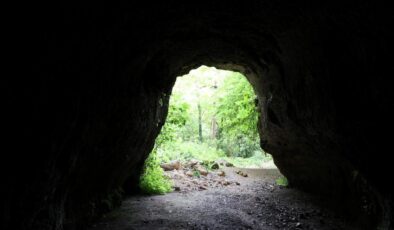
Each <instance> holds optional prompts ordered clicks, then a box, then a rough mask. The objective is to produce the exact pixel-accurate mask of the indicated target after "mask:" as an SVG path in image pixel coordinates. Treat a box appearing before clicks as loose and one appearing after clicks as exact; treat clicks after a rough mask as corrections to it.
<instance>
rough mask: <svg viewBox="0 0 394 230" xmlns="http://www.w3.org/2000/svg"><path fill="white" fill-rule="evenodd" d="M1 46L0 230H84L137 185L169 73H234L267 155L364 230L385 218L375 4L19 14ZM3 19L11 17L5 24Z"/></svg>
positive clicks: (382, 56) (383, 74) (387, 97)
mask: <svg viewBox="0 0 394 230" xmlns="http://www.w3.org/2000/svg"><path fill="white" fill-rule="evenodd" d="M24 9H26V10H23V9H20V10H18V11H17V12H15V14H13V16H12V19H11V20H12V21H15V22H17V23H18V24H17V25H15V26H13V25H11V26H10V27H12V28H14V29H13V30H12V31H10V32H8V31H7V33H6V34H8V35H10V36H14V37H15V39H13V42H15V43H16V44H15V45H14V44H13V43H12V44H8V43H7V46H8V47H11V48H12V49H13V54H12V55H11V56H7V59H9V60H15V62H16V63H15V64H16V67H15V68H13V69H12V71H9V72H11V73H12V75H9V77H8V76H5V77H4V79H2V84H1V85H2V89H3V90H2V93H3V94H5V96H4V97H2V98H4V99H5V100H6V103H4V104H2V105H3V107H2V111H4V112H3V115H5V118H4V119H3V121H4V127H3V128H2V130H3V132H4V133H5V134H6V135H5V136H6V139H5V141H4V142H5V146H4V150H5V149H7V151H2V153H3V155H4V156H2V160H1V162H2V167H1V168H2V170H3V172H2V173H1V175H2V182H3V183H4V186H2V187H3V189H2V201H3V202H2V205H1V210H2V211H1V212H2V214H1V218H2V219H1V221H0V222H1V223H2V225H3V226H2V229H10V228H13V229H18V228H19V229H43V230H45V229H62V228H63V227H66V228H71V229H72V228H74V227H78V226H82V227H83V226H84V225H85V224H86V223H87V222H89V221H90V220H92V218H94V217H96V216H98V215H100V214H101V213H103V212H106V211H108V210H110V209H111V208H113V206H116V205H119V204H120V200H121V196H120V192H119V191H120V188H121V187H123V189H124V190H125V191H126V193H131V192H133V191H134V190H136V188H137V182H138V178H139V175H140V173H141V167H142V165H143V162H144V160H145V159H146V157H147V155H148V153H149V152H150V151H151V149H152V148H153V144H154V140H155V137H156V136H157V135H158V133H159V131H160V128H161V127H162V125H163V123H164V121H165V117H166V113H167V106H168V99H169V96H170V92H171V88H172V86H173V84H174V81H175V77H176V76H179V75H182V74H185V73H187V72H188V71H189V70H190V69H192V68H195V67H198V66H199V65H201V64H205V65H209V66H216V67H218V68H222V69H229V70H237V71H240V72H242V73H244V74H245V75H246V76H247V78H248V79H249V81H250V82H251V83H252V85H253V87H254V89H255V91H256V93H257V96H258V106H259V109H260V112H261V115H260V121H259V132H260V137H261V146H262V147H263V148H264V149H265V150H266V151H267V152H269V153H271V154H272V155H273V158H274V160H275V163H276V165H277V166H278V167H279V169H280V171H281V172H282V173H283V174H284V175H285V176H287V178H288V180H289V182H290V184H291V185H292V186H295V187H298V188H301V189H303V190H306V191H310V192H314V193H317V194H321V195H326V196H327V197H329V198H331V199H332V200H333V201H337V202H338V203H339V204H338V205H339V206H341V207H343V210H344V212H345V213H348V214H349V216H350V218H353V220H356V221H359V222H360V225H361V226H364V227H365V228H372V227H371V226H374V225H380V226H381V228H382V229H387V228H389V225H390V220H391V219H393V216H392V215H393V214H392V213H394V212H393V211H390V210H391V209H392V207H393V202H392V194H393V193H394V191H393V186H392V185H391V184H390V183H388V179H387V175H391V173H390V169H391V168H392V161H391V160H390V159H391V155H392V154H391V152H392V151H389V150H390V149H392V145H391V144H392V140H391V136H392V135H387V133H388V132H391V131H392V130H393V117H394V116H393V115H394V114H393V110H392V107H393V94H394V91H393V90H392V87H391V86H392V84H390V82H391V80H392V79H391V78H392V77H391V75H392V73H393V65H392V63H391V62H392V54H393V53H394V48H393V40H394V38H393V37H392V34H393V33H392V22H393V14H392V10H391V8H390V7H387V6H385V5H384V4H380V3H378V2H377V1H346V2H344V1H340V2H339V1H328V2H326V3H322V2H313V3H311V4H306V3H305V1H301V2H298V1H290V0H277V1H260V0H259V1H238V3H234V4H233V3H231V2H226V3H225V4H222V3H220V2H217V1H214V2H211V3H209V4H200V3H199V2H198V3H196V4H193V3H185V1H182V2H178V1H170V2H168V1H162V2H159V3H157V2H155V3H154V4H153V3H150V2H149V1H144V2H138V1H136V2H135V5H129V6H122V7H116V8H112V7H111V6H106V7H105V9H92V8H86V9H75V8H73V9H53V10H46V9H47V7H40V6H36V7H31V8H30V7H25V8H24ZM10 18H11V17H10Z"/></svg>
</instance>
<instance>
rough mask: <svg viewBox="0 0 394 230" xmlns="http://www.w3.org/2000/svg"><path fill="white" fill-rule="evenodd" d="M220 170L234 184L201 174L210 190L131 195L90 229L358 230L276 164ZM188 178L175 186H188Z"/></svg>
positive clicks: (180, 179) (182, 190)
mask: <svg viewBox="0 0 394 230" xmlns="http://www.w3.org/2000/svg"><path fill="white" fill-rule="evenodd" d="M219 170H223V171H224V172H225V177H223V180H226V181H230V182H232V183H228V185H225V186H218V183H210V182H215V180H216V181H217V177H211V178H213V179H212V181H210V180H209V179H207V177H208V176H209V175H208V176H207V177H204V176H201V177H200V178H201V180H200V178H198V180H200V181H198V182H199V183H204V184H205V185H208V186H205V188H204V189H193V188H192V189H190V187H188V186H183V187H180V188H177V190H178V191H174V192H172V193H168V194H165V195H154V196H142V195H140V196H134V197H130V198H128V199H126V200H125V201H124V202H123V204H122V206H121V207H120V208H119V209H117V210H115V211H113V212H112V213H110V214H108V215H107V216H106V217H104V218H103V219H102V220H101V221H100V222H98V223H96V224H94V225H93V226H91V228H90V229H91V230H107V229H112V230H126V229H267V230H268V229H327V230H328V229H329V230H333V229H346V230H347V229H356V228H354V227H352V226H350V225H349V224H348V223H346V222H345V221H344V220H342V219H340V217H338V216H336V215H337V214H335V213H334V212H332V211H330V210H329V209H326V208H323V207H324V206H325V204H324V200H322V199H319V198H317V197H313V196H311V195H309V194H307V193H303V192H301V191H298V190H296V189H292V188H287V187H283V186H279V185H276V183H275V180H276V179H277V178H279V177H280V176H281V174H280V172H279V171H278V170H277V169H275V168H268V169H239V168H234V167H222V166H221V168H220V169H219ZM239 171H241V172H242V173H239ZM236 172H238V174H237V173H236ZM176 174H179V173H176ZM240 174H247V177H244V176H242V175H240ZM176 178H178V177H176ZM182 178H183V179H182ZM185 178H187V177H179V178H178V179H174V180H175V184H178V185H181V186H182V184H183V185H185V184H186V185H187V184H188V183H183V182H184V181H182V180H185ZM195 179H196V178H194V177H192V178H188V179H187V180H195ZM235 182H237V183H235ZM219 184H220V183H219ZM226 184H227V183H226ZM199 187H200V186H199V185H198V186H196V188H199Z"/></svg>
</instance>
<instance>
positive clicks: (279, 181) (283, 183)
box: [276, 176, 289, 186]
mask: <svg viewBox="0 0 394 230" xmlns="http://www.w3.org/2000/svg"><path fill="white" fill-rule="evenodd" d="M276 184H277V185H280V186H288V185H289V182H288V181H287V178H286V177H284V176H282V177H279V178H278V179H276Z"/></svg>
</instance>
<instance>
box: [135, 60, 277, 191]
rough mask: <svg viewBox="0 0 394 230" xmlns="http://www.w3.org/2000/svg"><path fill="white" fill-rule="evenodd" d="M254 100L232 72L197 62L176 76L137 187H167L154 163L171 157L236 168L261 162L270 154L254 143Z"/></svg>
mask: <svg viewBox="0 0 394 230" xmlns="http://www.w3.org/2000/svg"><path fill="white" fill-rule="evenodd" d="M255 99H256V96H255V94H254V91H253V88H252V87H251V85H250V84H249V82H248V81H247V79H246V78H245V77H244V76H243V75H242V74H240V73H237V72H232V71H224V70H217V69H216V68H210V67H207V66H202V67H200V68H198V69H195V70H192V71H190V73H189V74H188V75H185V76H182V77H179V78H178V79H177V82H176V84H175V86H174V88H173V92H172V95H171V99H170V104H169V110H168V115H167V119H166V122H165V125H164V126H163V127H162V130H161V132H160V135H159V136H158V137H157V139H156V143H155V148H154V150H153V151H152V153H151V155H150V156H149V158H148V159H147V161H146V163H145V167H144V174H143V175H142V177H141V180H140V187H141V188H142V190H144V191H145V192H147V193H151V194H154V193H165V192H168V191H170V190H171V185H170V184H169V181H168V179H166V178H165V177H164V176H163V170H162V169H161V168H160V166H159V163H161V162H168V161H171V160H183V161H187V160H190V159H197V160H200V161H203V162H207V164H205V166H206V168H207V169H208V170H210V167H209V166H211V163H210V162H212V161H215V160H217V159H220V158H221V159H225V160H227V161H228V162H231V163H233V164H234V165H235V166H237V167H261V163H262V162H264V161H267V160H269V159H270V157H267V155H265V154H264V152H263V151H262V150H261V148H260V146H259V135H258V132H257V120H258V112H257V109H256V106H255ZM160 103H161V104H162V105H163V101H161V102H160ZM200 128H201V134H202V135H201V136H200V133H199V130H200ZM200 137H201V139H202V140H203V141H200V140H199V139H200ZM196 176H198V175H197V173H196Z"/></svg>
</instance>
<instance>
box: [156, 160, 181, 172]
mask: <svg viewBox="0 0 394 230" xmlns="http://www.w3.org/2000/svg"><path fill="white" fill-rule="evenodd" d="M160 167H162V168H163V169H164V171H171V170H174V169H176V170H179V169H181V167H182V166H181V162H180V161H178V160H176V161H171V162H169V163H163V164H161V165H160Z"/></svg>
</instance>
